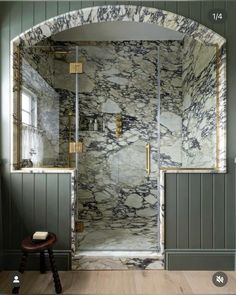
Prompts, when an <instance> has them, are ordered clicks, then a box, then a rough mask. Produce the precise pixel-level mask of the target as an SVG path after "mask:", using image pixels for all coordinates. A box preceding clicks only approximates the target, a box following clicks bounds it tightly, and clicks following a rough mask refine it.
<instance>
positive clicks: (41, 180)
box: [34, 174, 47, 231]
mask: <svg viewBox="0 0 236 295" xmlns="http://www.w3.org/2000/svg"><path fill="white" fill-rule="evenodd" d="M46 183H47V177H46V175H45V174H35V187H34V191H35V192H34V195H35V202H34V226H35V231H45V230H46V229H47V226H46V218H45V217H46V216H45V215H46V214H45V212H47V190H46V189H47V186H46Z"/></svg>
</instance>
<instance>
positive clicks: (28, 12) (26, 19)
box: [21, 1, 34, 32]
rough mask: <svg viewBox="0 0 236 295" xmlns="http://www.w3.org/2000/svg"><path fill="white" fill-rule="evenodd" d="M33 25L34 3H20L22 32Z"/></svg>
mask: <svg viewBox="0 0 236 295" xmlns="http://www.w3.org/2000/svg"><path fill="white" fill-rule="evenodd" d="M33 25H34V2H30V1H29V2H23V3H22V26H21V27H22V32H24V31H26V30H28V29H29V28H31V27H32V26H33Z"/></svg>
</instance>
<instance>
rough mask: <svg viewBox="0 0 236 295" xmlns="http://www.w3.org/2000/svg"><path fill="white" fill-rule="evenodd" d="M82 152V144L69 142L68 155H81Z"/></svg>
mask: <svg viewBox="0 0 236 295" xmlns="http://www.w3.org/2000/svg"><path fill="white" fill-rule="evenodd" d="M83 151H84V145H83V143H82V142H70V143H69V153H71V154H73V153H82V152H83Z"/></svg>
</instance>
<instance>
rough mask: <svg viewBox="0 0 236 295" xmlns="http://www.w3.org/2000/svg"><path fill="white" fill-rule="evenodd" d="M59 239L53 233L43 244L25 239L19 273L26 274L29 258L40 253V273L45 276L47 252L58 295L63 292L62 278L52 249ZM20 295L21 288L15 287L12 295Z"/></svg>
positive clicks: (29, 238)
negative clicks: (45, 253) (31, 254)
mask: <svg viewBox="0 0 236 295" xmlns="http://www.w3.org/2000/svg"><path fill="white" fill-rule="evenodd" d="M56 241H57V237H56V235H55V234H53V233H48V237H47V239H46V240H45V241H42V242H36V243H35V242H33V241H32V237H31V236H29V237H27V238H25V239H24V240H23V241H22V243H21V249H22V252H23V255H22V259H21V263H20V267H19V272H20V273H22V274H23V273H24V271H25V267H26V262H27V257H28V254H30V253H40V272H41V273H42V274H43V273H45V272H46V265H45V257H44V251H45V250H47V251H48V254H49V260H50V264H51V269H52V273H53V279H54V284H55V290H56V293H57V294H60V293H61V292H62V288H61V282H60V278H59V275H58V272H57V269H56V264H55V260H54V256H53V251H52V247H53V245H54V244H55V243H56ZM18 293H19V287H14V288H13V289H12V294H18Z"/></svg>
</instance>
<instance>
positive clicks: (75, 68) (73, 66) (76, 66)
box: [69, 62, 83, 74]
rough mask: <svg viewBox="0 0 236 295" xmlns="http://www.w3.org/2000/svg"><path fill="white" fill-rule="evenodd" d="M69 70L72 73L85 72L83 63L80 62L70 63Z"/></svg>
mask: <svg viewBox="0 0 236 295" xmlns="http://www.w3.org/2000/svg"><path fill="white" fill-rule="evenodd" d="M69 72H70V74H82V73H83V64H82V63H80V62H72V63H70V68H69Z"/></svg>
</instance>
